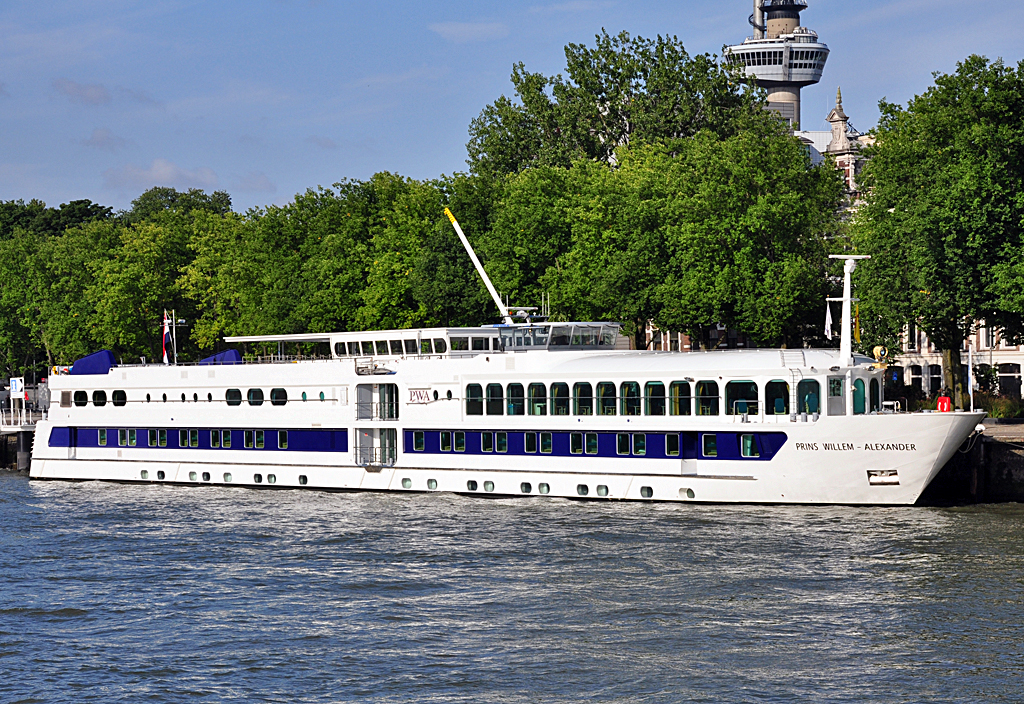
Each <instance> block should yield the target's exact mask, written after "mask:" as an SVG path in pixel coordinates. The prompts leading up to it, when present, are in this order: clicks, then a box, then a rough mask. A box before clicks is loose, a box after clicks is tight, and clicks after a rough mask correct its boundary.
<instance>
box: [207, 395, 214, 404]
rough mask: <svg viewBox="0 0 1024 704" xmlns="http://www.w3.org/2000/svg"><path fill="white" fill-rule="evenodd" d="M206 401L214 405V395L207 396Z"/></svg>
mask: <svg viewBox="0 0 1024 704" xmlns="http://www.w3.org/2000/svg"><path fill="white" fill-rule="evenodd" d="M206 400H207V401H208V402H209V403H213V394H206Z"/></svg>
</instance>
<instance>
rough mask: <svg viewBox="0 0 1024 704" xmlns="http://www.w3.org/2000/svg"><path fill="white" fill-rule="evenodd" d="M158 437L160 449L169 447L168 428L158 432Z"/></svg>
mask: <svg viewBox="0 0 1024 704" xmlns="http://www.w3.org/2000/svg"><path fill="white" fill-rule="evenodd" d="M157 435H158V436H159V438H160V442H159V444H160V447H167V429H166V428H161V429H160V430H159V431H158V432H157Z"/></svg>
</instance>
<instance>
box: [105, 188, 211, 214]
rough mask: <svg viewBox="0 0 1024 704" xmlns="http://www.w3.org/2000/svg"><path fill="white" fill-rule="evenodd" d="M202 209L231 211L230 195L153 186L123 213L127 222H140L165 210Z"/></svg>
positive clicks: (185, 211) (188, 211)
mask: <svg viewBox="0 0 1024 704" xmlns="http://www.w3.org/2000/svg"><path fill="white" fill-rule="evenodd" d="M196 210H199V211H203V212H207V213H214V214H216V215H226V214H227V213H229V212H231V196H230V195H228V193H226V192H225V191H214V192H213V193H205V192H204V191H202V190H200V189H198V188H190V189H188V190H187V191H184V192H182V191H178V190H176V189H174V188H169V187H167V186H155V187H153V188H150V189H149V190H148V191H146V192H145V193H143V194H142V195H140V196H139V197H138V198H136V199H135V200H133V201H132V208H131V210H129V211H127V212H126V213H124V218H125V219H126V220H128V221H129V222H141V221H143V220H147V219H149V218H153V217H156V216H157V215H158V214H160V213H163V212H167V211H177V212H180V213H184V214H189V213H191V212H193V211H196Z"/></svg>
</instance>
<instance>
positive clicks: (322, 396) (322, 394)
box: [320, 391, 324, 401]
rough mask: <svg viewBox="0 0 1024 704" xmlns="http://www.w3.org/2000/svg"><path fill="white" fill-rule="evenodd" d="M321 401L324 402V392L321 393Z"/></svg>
mask: <svg viewBox="0 0 1024 704" xmlns="http://www.w3.org/2000/svg"><path fill="white" fill-rule="evenodd" d="M320 400H321V401H323V400H324V392H323V391H321V392H320Z"/></svg>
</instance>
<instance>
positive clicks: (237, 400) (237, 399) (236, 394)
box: [224, 389, 242, 406]
mask: <svg viewBox="0 0 1024 704" xmlns="http://www.w3.org/2000/svg"><path fill="white" fill-rule="evenodd" d="M224 400H225V401H227V402H228V405H229V406H241V405H242V392H241V390H240V389H228V390H227V391H225V392H224Z"/></svg>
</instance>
